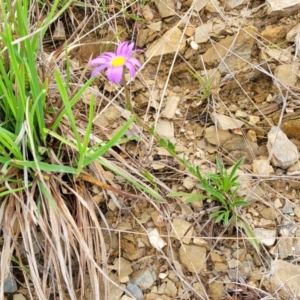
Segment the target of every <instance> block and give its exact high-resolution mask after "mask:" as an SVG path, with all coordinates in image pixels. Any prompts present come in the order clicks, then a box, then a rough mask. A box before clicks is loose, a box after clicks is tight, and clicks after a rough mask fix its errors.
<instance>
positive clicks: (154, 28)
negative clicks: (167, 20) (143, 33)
mask: <svg viewBox="0 0 300 300" xmlns="http://www.w3.org/2000/svg"><path fill="white" fill-rule="evenodd" d="M147 27H148V28H149V29H151V30H152V31H157V32H159V31H161V29H162V21H158V22H154V23H151V24H149V25H147Z"/></svg>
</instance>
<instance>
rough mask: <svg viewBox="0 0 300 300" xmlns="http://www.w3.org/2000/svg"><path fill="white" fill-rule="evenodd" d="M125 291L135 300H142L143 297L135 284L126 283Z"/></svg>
mask: <svg viewBox="0 0 300 300" xmlns="http://www.w3.org/2000/svg"><path fill="white" fill-rule="evenodd" d="M127 290H128V291H129V292H130V293H131V294H132V295H133V296H134V297H135V298H136V299H137V300H143V299H144V295H143V292H142V290H141V289H140V288H139V287H138V286H137V285H135V284H132V283H128V284H127Z"/></svg>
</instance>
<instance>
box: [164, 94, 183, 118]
mask: <svg viewBox="0 0 300 300" xmlns="http://www.w3.org/2000/svg"><path fill="white" fill-rule="evenodd" d="M179 101H180V97H177V96H171V97H168V98H167V101H166V106H165V109H164V110H163V112H162V115H161V116H162V117H164V118H167V119H173V117H174V116H175V113H176V110H177V107H178V104H179Z"/></svg>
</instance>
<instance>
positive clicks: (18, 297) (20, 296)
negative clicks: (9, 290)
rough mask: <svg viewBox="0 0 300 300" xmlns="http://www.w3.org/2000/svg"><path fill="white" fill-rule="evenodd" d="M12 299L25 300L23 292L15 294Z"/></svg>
mask: <svg viewBox="0 0 300 300" xmlns="http://www.w3.org/2000/svg"><path fill="white" fill-rule="evenodd" d="M13 300H26V298H25V297H24V295H23V294H15V295H14V298H13Z"/></svg>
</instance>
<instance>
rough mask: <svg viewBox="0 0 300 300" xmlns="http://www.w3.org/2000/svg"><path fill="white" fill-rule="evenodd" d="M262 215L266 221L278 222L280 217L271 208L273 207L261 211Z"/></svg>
mask: <svg viewBox="0 0 300 300" xmlns="http://www.w3.org/2000/svg"><path fill="white" fill-rule="evenodd" d="M260 214H261V215H262V217H263V218H264V219H266V220H272V221H274V220H276V219H277V218H278V217H279V215H280V214H279V213H278V212H277V210H276V209H275V208H271V207H267V208H264V209H262V210H261V211H260Z"/></svg>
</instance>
